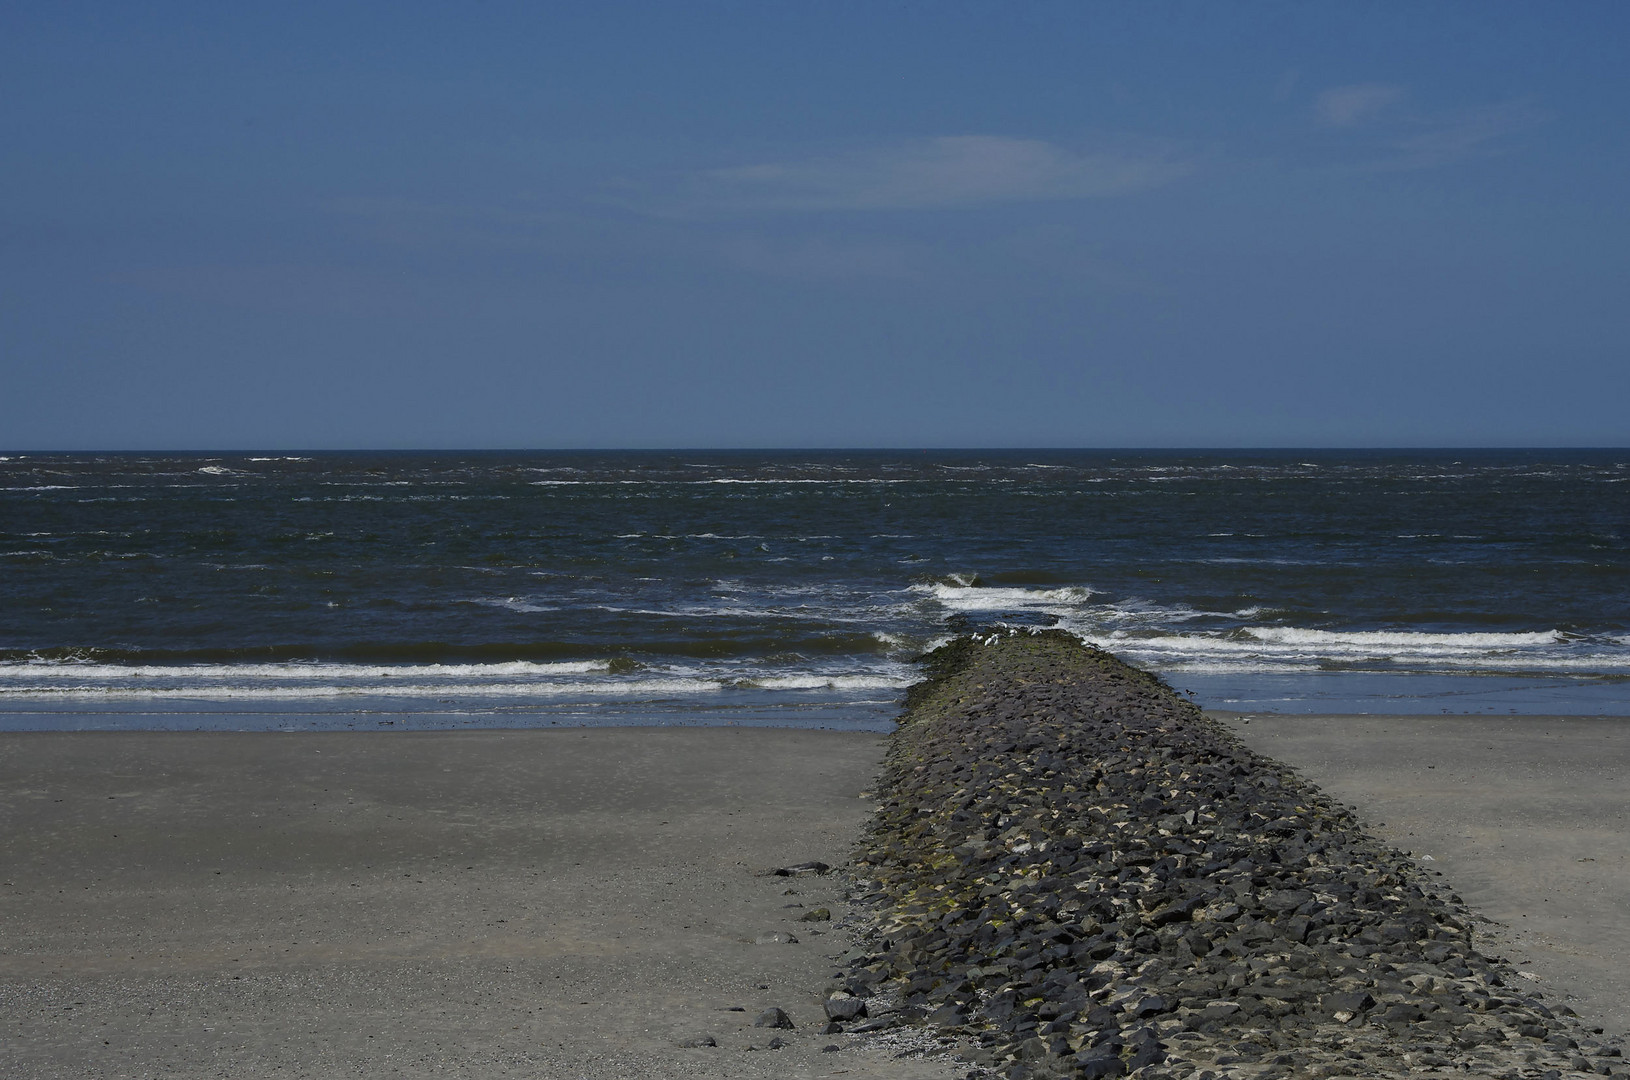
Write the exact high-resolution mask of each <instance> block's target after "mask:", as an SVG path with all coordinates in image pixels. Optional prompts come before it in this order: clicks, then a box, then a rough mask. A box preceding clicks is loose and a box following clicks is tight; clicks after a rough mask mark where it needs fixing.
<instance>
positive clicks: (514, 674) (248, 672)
mask: <svg viewBox="0 0 1630 1080" xmlns="http://www.w3.org/2000/svg"><path fill="white" fill-rule="evenodd" d="M609 670H611V661H610V660H561V661H555V662H549V663H540V662H537V661H532V660H510V661H505V662H502V663H493V664H330V663H315V662H307V661H292V662H289V663H280V664H278V663H273V664H107V663H99V662H96V661H83V660H4V661H0V679H4V680H13V679H17V678H21V677H27V678H29V679H36V678H40V679H51V678H61V679H79V680H85V679H172V680H194V681H196V680H205V679H208V680H221V681H225V682H230V681H232V680H262V679H270V680H287V681H322V680H325V679H351V680H367V679H396V680H410V679H427V678H434V679H490V678H549V677H552V676H559V675H588V674H604V673H605V672H607V671H609Z"/></svg>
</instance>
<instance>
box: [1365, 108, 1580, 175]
mask: <svg viewBox="0 0 1630 1080" xmlns="http://www.w3.org/2000/svg"><path fill="white" fill-rule="evenodd" d="M1546 119H1548V116H1547V114H1546V113H1544V112H1542V111H1541V110H1539V109H1536V108H1534V107H1533V106H1532V105H1529V104H1527V103H1526V102H1510V103H1507V104H1503V105H1494V106H1489V107H1487V108H1482V109H1472V110H1468V111H1465V112H1459V113H1453V114H1449V115H1445V116H1439V117H1435V118H1431V119H1427V120H1423V121H1420V122H1418V123H1417V124H1416V125H1414V126H1415V130H1413V131H1409V132H1405V133H1403V134H1401V135H1399V136H1398V137H1397V138H1396V139H1394V140H1393V143H1392V149H1393V152H1394V156H1393V157H1392V158H1391V159H1390V160H1389V161H1382V162H1378V163H1377V166H1376V167H1377V168H1381V169H1398V170H1407V169H1432V168H1437V167H1438V166H1441V165H1451V164H1454V163H1455V162H1457V161H1464V160H1467V159H1468V158H1477V157H1488V156H1492V155H1495V154H1499V153H1502V152H1504V151H1505V149H1506V140H1507V138H1508V137H1509V136H1511V135H1514V134H1516V133H1517V132H1520V131H1523V130H1525V129H1527V128H1531V127H1534V126H1536V125H1538V124H1540V123H1543V122H1544V121H1545V120H1546Z"/></svg>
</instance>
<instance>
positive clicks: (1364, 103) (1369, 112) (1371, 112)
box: [1313, 83, 1404, 127]
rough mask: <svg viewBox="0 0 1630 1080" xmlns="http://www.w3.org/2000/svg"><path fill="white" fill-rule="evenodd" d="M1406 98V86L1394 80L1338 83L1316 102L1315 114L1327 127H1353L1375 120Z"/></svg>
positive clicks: (1314, 104)
mask: <svg viewBox="0 0 1630 1080" xmlns="http://www.w3.org/2000/svg"><path fill="white" fill-rule="evenodd" d="M1403 99H1404V88H1403V87H1401V86H1393V85H1392V84H1391V83H1357V84H1355V85H1352V86H1336V87H1332V88H1331V89H1329V90H1326V91H1325V92H1324V93H1322V94H1320V95H1319V96H1318V98H1317V99H1316V100H1315V101H1314V102H1313V112H1314V115H1315V116H1317V117H1318V119H1319V123H1321V124H1323V125H1325V126H1326V127H1353V126H1355V125H1357V124H1362V123H1366V122H1368V121H1370V120H1374V119H1375V118H1377V117H1378V116H1380V115H1381V114H1382V113H1384V112H1386V111H1387V109H1388V108H1390V107H1391V106H1393V105H1396V104H1397V103H1398V102H1400V101H1402V100H1403Z"/></svg>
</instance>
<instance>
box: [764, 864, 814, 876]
mask: <svg viewBox="0 0 1630 1080" xmlns="http://www.w3.org/2000/svg"><path fill="white" fill-rule="evenodd" d="M759 865H760V866H763V865H764V864H763V863H759ZM831 871H832V868H831V867H830V866H828V865H826V864H825V863H823V862H801V863H794V864H793V865H792V866H783V867H779V868H778V869H777V870H776V871H775V876H776V877H804V876H805V875H807V874H827V873H831Z"/></svg>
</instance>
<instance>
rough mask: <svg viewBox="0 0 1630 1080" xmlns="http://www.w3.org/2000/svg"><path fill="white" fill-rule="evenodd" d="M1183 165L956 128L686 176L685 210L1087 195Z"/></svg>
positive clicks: (1123, 150) (1154, 150)
mask: <svg viewBox="0 0 1630 1080" xmlns="http://www.w3.org/2000/svg"><path fill="white" fill-rule="evenodd" d="M1188 169H1189V166H1188V165H1187V163H1185V162H1184V161H1182V160H1181V159H1180V158H1179V157H1178V156H1177V155H1176V154H1175V153H1174V152H1173V151H1172V150H1171V149H1170V148H1169V147H1166V146H1155V145H1145V146H1139V147H1126V146H1117V147H1108V146H1105V147H1101V148H1096V149H1086V150H1070V149H1066V148H1064V147H1061V146H1058V145H1056V144H1054V143H1050V142H1044V141H1042V140H1039V139H1018V138H1009V137H1006V136H1000V135H956V136H943V137H939V138H929V139H912V140H909V141H907V142H903V143H898V144H894V145H891V146H885V147H878V148H872V149H868V150H860V151H852V152H849V153H842V154H834V155H829V156H825V157H812V158H803V159H799V160H792V161H779V162H767V163H762V164H756V165H748V166H743V167H738V168H731V169H714V170H710V171H707V172H704V173H700V174H697V175H696V176H694V177H692V180H691V183H690V185H689V191H688V194H687V196H686V197H684V198H682V199H681V200H680V201H681V202H684V203H686V204H688V206H689V208H690V209H692V210H711V211H721V210H723V211H728V210H743V211H765V210H772V211H773V210H783V211H819V210H925V209H939V208H948V207H968V206H980V205H988V204H994V203H1011V202H1036V201H1043V200H1062V199H1091V198H1103V197H1107V196H1113V195H1122V194H1126V193H1128V192H1133V191H1140V190H1143V189H1145V188H1151V187H1156V186H1158V185H1160V184H1164V183H1167V182H1169V181H1171V180H1173V179H1175V178H1176V177H1178V176H1181V175H1182V174H1183V173H1185V172H1187V171H1188Z"/></svg>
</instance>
